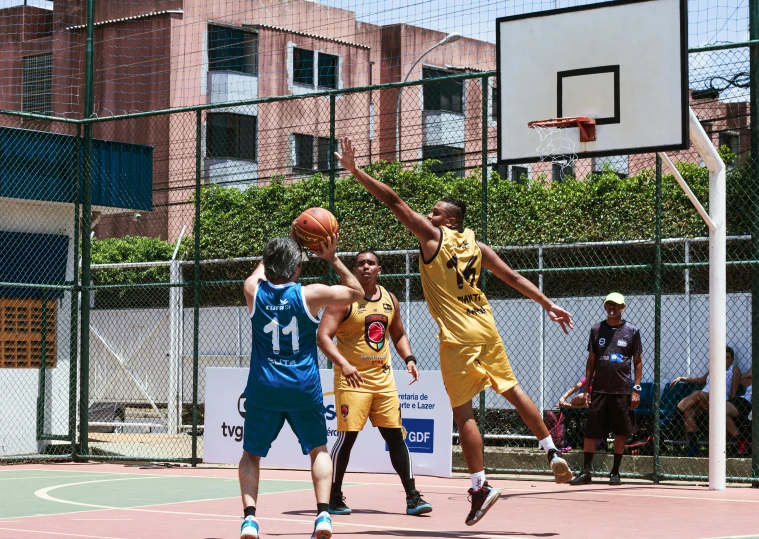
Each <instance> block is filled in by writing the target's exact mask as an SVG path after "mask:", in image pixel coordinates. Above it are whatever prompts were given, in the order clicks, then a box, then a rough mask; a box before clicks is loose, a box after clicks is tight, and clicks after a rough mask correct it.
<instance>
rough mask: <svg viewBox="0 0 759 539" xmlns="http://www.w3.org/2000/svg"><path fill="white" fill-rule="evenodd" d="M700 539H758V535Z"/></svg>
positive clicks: (704, 538) (705, 538)
mask: <svg viewBox="0 0 759 539" xmlns="http://www.w3.org/2000/svg"><path fill="white" fill-rule="evenodd" d="M701 539H759V535H756V534H752V535H725V536H720V537H702V538H701Z"/></svg>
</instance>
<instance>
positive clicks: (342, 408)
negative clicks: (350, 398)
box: [340, 404, 348, 418]
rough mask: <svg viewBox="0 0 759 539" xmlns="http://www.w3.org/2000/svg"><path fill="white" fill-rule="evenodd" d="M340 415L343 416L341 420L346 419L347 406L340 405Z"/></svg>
mask: <svg viewBox="0 0 759 539" xmlns="http://www.w3.org/2000/svg"><path fill="white" fill-rule="evenodd" d="M340 413H341V414H343V418H345V417H348V405H347V404H341V405H340Z"/></svg>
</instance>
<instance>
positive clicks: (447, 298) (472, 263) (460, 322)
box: [419, 226, 500, 345]
mask: <svg viewBox="0 0 759 539" xmlns="http://www.w3.org/2000/svg"><path fill="white" fill-rule="evenodd" d="M440 230H441V232H442V234H441V238H440V244H439V245H438V250H437V252H436V253H435V255H434V256H433V257H432V260H429V261H426V260H424V255H423V254H420V256H419V272H420V274H421V280H422V289H423V290H424V298H425V299H426V300H427V308H428V309H429V310H430V314H431V315H432V318H434V319H435V321H436V322H437V325H438V326H439V327H440V333H439V335H438V338H439V339H440V342H446V343H457V344H477V345H479V344H493V343H494V342H497V341H499V340H500V336H499V335H498V331H497V330H496V327H495V319H494V318H493V312H492V311H491V309H490V304H489V303H488V299H487V298H486V297H485V294H483V293H482V291H481V290H480V289H479V288H478V287H477V282H478V280H479V278H480V272H481V270H482V251H481V250H480V247H479V246H478V245H477V241H476V240H475V238H474V232H472V231H471V230H470V229H468V228H465V229H464V230H463V231H462V232H459V231H456V230H452V229H450V228H448V227H445V226H442V227H440Z"/></svg>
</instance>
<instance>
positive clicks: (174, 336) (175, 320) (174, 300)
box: [166, 260, 180, 434]
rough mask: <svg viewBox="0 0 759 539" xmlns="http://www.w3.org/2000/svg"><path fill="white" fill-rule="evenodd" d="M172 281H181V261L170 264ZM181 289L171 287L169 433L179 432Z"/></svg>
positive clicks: (167, 406) (173, 261)
mask: <svg viewBox="0 0 759 539" xmlns="http://www.w3.org/2000/svg"><path fill="white" fill-rule="evenodd" d="M169 271H170V276H171V279H170V280H171V283H172V284H175V283H178V282H179V281H180V277H179V273H180V268H179V261H178V260H172V261H171V266H170V270H169ZM178 303H179V289H178V288H177V287H176V286H172V287H171V288H169V342H170V344H169V395H168V399H167V403H166V408H167V412H168V418H167V422H168V433H169V434H177V432H178V431H177V427H178V426H179V422H178V421H177V406H178V404H177V368H178V363H179V324H180V316H179V312H178V307H179V305H178Z"/></svg>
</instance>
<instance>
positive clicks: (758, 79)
mask: <svg viewBox="0 0 759 539" xmlns="http://www.w3.org/2000/svg"><path fill="white" fill-rule="evenodd" d="M748 11H749V24H748V25H749V38H750V39H751V40H752V41H753V40H756V39H759V0H749V10H748ZM749 57H750V67H749V71H750V83H751V97H750V108H751V119H750V121H751V136H750V137H749V138H750V141H751V142H750V144H751V147H750V151H749V153H750V155H751V177H752V180H753V181H752V182H751V183H750V185H751V202H752V204H751V205H752V219H751V258H752V260H759V47H756V46H752V47H751V48H750V49H749ZM751 337H752V338H751V369H752V371H751V372H753V373H754V374H756V373H759V268H757V267H756V266H752V267H751ZM751 408H752V410H754V416H756V413H757V411H759V394H757V392H756V391H754V394H753V397H752V399H751ZM751 424H752V427H751V436H752V439H753V443H752V444H751V447H752V450H751V477H752V478H754V479H757V480H759V421H758V420H756V419H754V421H752V422H751ZM757 484H759V483H754V485H757Z"/></svg>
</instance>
